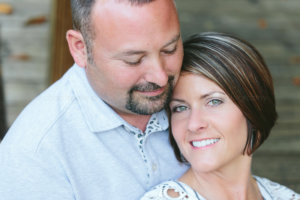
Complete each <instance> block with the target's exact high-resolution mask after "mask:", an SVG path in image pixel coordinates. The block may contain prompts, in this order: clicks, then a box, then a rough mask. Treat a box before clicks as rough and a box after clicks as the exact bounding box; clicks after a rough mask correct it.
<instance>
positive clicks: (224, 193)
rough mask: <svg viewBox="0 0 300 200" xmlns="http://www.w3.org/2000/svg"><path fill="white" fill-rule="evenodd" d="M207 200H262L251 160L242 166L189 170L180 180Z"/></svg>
mask: <svg viewBox="0 0 300 200" xmlns="http://www.w3.org/2000/svg"><path fill="white" fill-rule="evenodd" d="M179 181H182V182H184V183H186V184H187V185H189V186H190V187H191V188H193V189H194V190H195V191H197V192H198V193H199V194H200V195H201V196H203V197H204V198H205V199H207V200H213V199H222V200H226V199H228V200H232V199H239V200H258V199H262V198H261V194H260V191H259V188H258V186H257V183H256V181H255V180H254V179H253V177H252V175H251V158H250V159H249V161H245V162H243V163H242V164H240V165H238V166H237V165H234V166H227V167H226V168H225V167H223V168H222V169H218V170H213V171H208V172H203V171H199V170H198V171H197V170H196V169H193V168H191V169H189V170H188V171H187V172H186V173H185V174H184V175H183V176H182V177H181V178H180V179H179Z"/></svg>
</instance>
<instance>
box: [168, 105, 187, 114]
mask: <svg viewBox="0 0 300 200" xmlns="http://www.w3.org/2000/svg"><path fill="white" fill-rule="evenodd" d="M185 110H187V107H186V106H175V107H173V108H172V109H171V111H172V113H179V112H183V111H185Z"/></svg>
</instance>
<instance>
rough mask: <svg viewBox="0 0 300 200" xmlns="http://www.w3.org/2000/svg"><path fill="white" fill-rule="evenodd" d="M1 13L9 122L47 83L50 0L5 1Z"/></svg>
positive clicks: (0, 24) (0, 30)
mask: <svg viewBox="0 0 300 200" xmlns="http://www.w3.org/2000/svg"><path fill="white" fill-rule="evenodd" d="M0 5H5V6H6V7H10V8H11V12H8V13H6V14H5V13H0V26H1V28H0V35H1V36H0V37H1V38H2V45H1V46H0V49H1V56H2V63H1V66H2V75H3V82H4V92H5V100H6V101H5V102H6V113H7V122H8V125H10V124H11V123H12V122H13V121H14V120H15V118H16V117H17V115H18V114H19V113H20V111H21V110H22V109H23V108H24V106H25V105H26V104H27V103H28V102H29V101H31V100H32V99H33V98H34V97H35V96H37V95H38V94H39V93H40V92H41V91H42V90H44V89H45V88H46V87H47V86H48V67H49V55H50V51H49V50H50V49H49V44H50V36H51V32H50V22H49V19H50V13H51V6H52V5H51V0H42V1H39V0H18V1H15V0H6V1H3V2H0Z"/></svg>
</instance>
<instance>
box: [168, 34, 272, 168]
mask: <svg viewBox="0 0 300 200" xmlns="http://www.w3.org/2000/svg"><path fill="white" fill-rule="evenodd" d="M181 73H192V74H198V75H201V76H204V77H206V78H208V79H209V80H211V81H213V82H214V83H215V84H217V85H218V86H219V87H220V88H222V90H224V92H225V93H226V94H227V95H228V96H229V98H230V99H231V100H232V101H233V102H234V103H235V104H236V105H237V106H238V107H239V109H240V110H241V112H242V113H243V114H244V116H245V117H246V119H247V125H248V136H247V141H246V144H245V148H244V153H245V152H247V154H248V155H251V154H252V153H253V152H254V151H255V150H256V149H257V148H258V147H259V146H260V145H261V144H262V143H263V142H264V141H265V140H266V139H267V137H268V136H269V134H270V131H271V129H272V127H273V126H274V124H275V121H276V119H277V113H276V108H275V97H274V88H273V81H272V77H271V74H270V72H269V70H268V68H267V66H266V64H265V61H264V59H263V58H262V56H261V55H260V53H259V52H258V51H257V50H256V49H255V47H253V46H252V45H251V44H249V43H248V42H246V41H244V40H242V39H239V38H237V37H235V36H232V35H228V34H224V33H214V32H207V33H201V34H195V35H193V36H191V37H189V38H188V39H187V40H186V41H185V42H184V58H183V64H182V69H181ZM191 87H195V86H191ZM170 117H171V116H170ZM170 121H171V120H170ZM170 142H171V144H172V146H173V149H174V152H175V155H176V157H177V159H178V160H179V161H181V162H184V161H185V160H184V158H182V156H181V154H180V151H179V148H178V146H177V144H176V142H175V140H174V137H173V135H172V130H171V128H170Z"/></svg>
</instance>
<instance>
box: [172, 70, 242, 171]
mask: <svg viewBox="0 0 300 200" xmlns="http://www.w3.org/2000/svg"><path fill="white" fill-rule="evenodd" d="M170 109H171V112H172V115H171V124H172V132H173V135H174V138H175V140H176V142H177V144H178V147H179V149H180V151H181V153H182V154H183V156H184V157H185V158H186V159H187V161H188V162H189V163H190V164H191V165H192V167H193V169H195V170H197V171H201V172H209V171H214V170H218V169H223V167H226V166H230V165H232V164H233V165H236V164H238V163H241V162H243V161H242V160H243V159H244V158H245V156H244V155H243V150H244V147H245V144H246V140H247V123H246V118H245V117H244V115H243V114H242V112H241V111H240V109H239V108H238V107H237V106H236V105H235V104H234V103H233V102H232V101H231V99H230V98H229V97H228V96H227V95H226V93H225V92H224V91H223V90H222V89H221V88H220V87H218V86H217V85H216V84H215V83H214V82H212V81H210V80H209V79H207V78H205V77H203V76H200V75H194V74H191V73H184V74H182V75H181V76H180V78H179V81H178V83H177V85H176V86H175V88H174V93H173V98H172V100H171V103H170Z"/></svg>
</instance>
